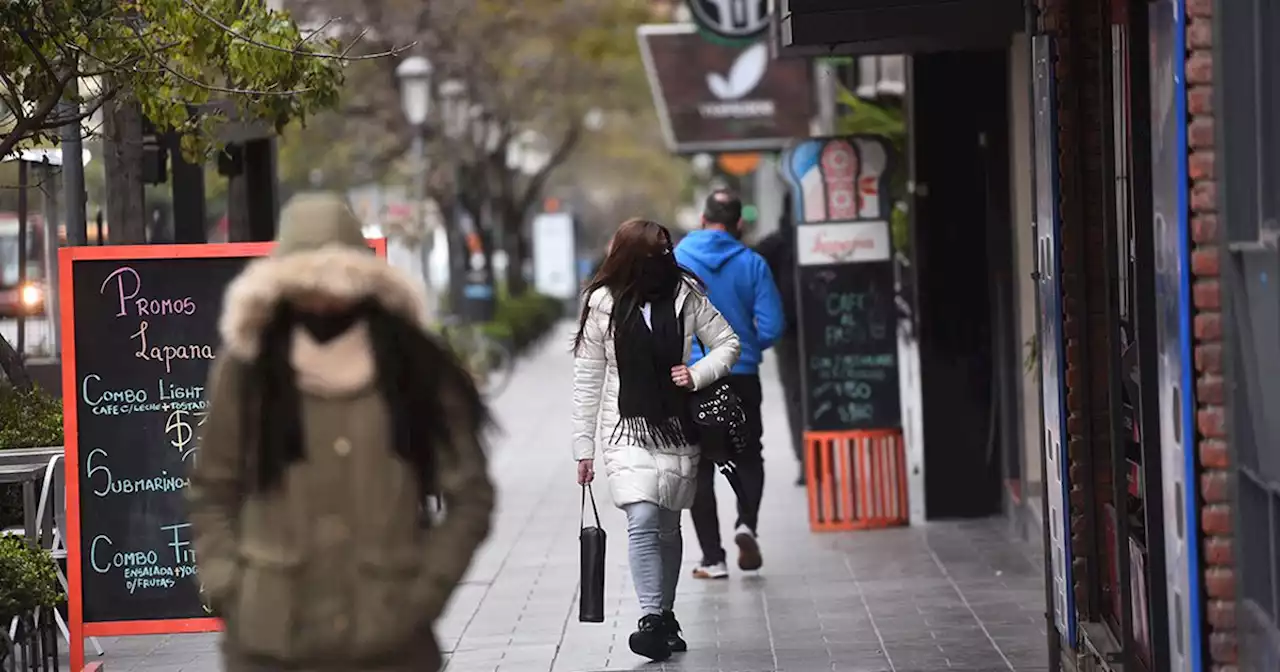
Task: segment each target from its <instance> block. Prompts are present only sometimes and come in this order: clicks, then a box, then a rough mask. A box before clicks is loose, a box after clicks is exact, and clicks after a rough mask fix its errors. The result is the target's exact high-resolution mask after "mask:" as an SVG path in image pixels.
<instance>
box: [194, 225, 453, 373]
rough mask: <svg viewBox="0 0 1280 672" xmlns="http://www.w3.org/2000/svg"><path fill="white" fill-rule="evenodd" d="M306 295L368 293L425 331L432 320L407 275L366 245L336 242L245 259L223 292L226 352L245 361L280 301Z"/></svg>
mask: <svg viewBox="0 0 1280 672" xmlns="http://www.w3.org/2000/svg"><path fill="white" fill-rule="evenodd" d="M308 294H322V295H324V296H331V297H335V298H339V299H344V300H349V301H362V300H364V299H369V298H371V299H374V300H375V301H377V302H378V303H379V304H380V305H381V306H382V307H383V308H386V309H387V310H388V311H390V312H393V313H395V314H397V315H400V316H402V317H404V318H405V319H407V320H409V321H410V322H412V323H413V324H416V325H418V326H419V327H421V328H422V329H423V330H424V331H425V330H426V329H427V328H428V327H429V325H430V315H429V313H428V310H427V301H426V298H427V297H426V294H425V292H424V291H423V290H422V288H421V287H419V286H418V285H417V284H415V283H414V282H413V280H412V279H411V278H410V277H409V276H407V275H406V274H405V273H404V272H402V271H400V270H399V269H397V268H394V267H393V266H391V265H390V264H388V263H387V262H386V260H385V259H381V258H379V257H377V256H375V255H374V254H372V251H371V250H369V249H368V248H365V249H363V250H361V249H355V248H352V247H351V246H349V245H346V244H342V243H334V244H330V245H325V246H322V247H320V248H318V249H313V250H305V251H300V252H294V253H292V254H287V255H281V256H271V257H264V258H262V259H255V260H254V261H251V262H249V265H248V267H246V268H245V269H244V271H243V272H241V273H240V275H239V276H237V277H236V279H235V280H233V281H232V282H231V285H230V286H228V287H227V292H226V294H225V296H224V297H223V302H222V316H221V317H220V318H219V320H218V333H219V335H220V336H221V337H222V342H223V345H224V347H225V348H226V350H227V352H228V353H229V354H231V355H233V356H235V357H237V358H239V359H243V360H251V359H253V358H254V357H256V356H257V354H258V346H259V338H260V337H261V334H262V330H263V329H264V328H265V327H266V326H267V323H268V322H269V321H270V320H271V317H272V315H273V314H274V312H275V309H276V306H277V305H278V304H279V303H280V301H282V300H288V299H293V298H296V297H300V296H304V295H308Z"/></svg>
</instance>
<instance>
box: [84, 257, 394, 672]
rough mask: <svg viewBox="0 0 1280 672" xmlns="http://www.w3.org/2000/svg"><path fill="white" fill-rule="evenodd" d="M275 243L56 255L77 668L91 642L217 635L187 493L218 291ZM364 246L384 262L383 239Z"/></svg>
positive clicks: (213, 350)
mask: <svg viewBox="0 0 1280 672" xmlns="http://www.w3.org/2000/svg"><path fill="white" fill-rule="evenodd" d="M272 245H273V244H272V243H232V244H224V245H139V246H105V247H75V248H66V249H63V250H61V251H60V254H59V262H60V265H59V273H60V278H61V283H60V287H59V291H60V292H61V299H62V303H61V310H62V334H63V360H62V376H63V385H62V389H63V415H64V424H65V435H66V437H65V443H66V473H67V486H66V491H67V524H66V528H67V529H66V530H65V532H66V536H65V539H66V544H67V579H68V584H69V585H68V606H69V609H68V611H69V615H70V619H69V622H68V626H69V627H68V629H69V631H70V640H71V642H72V644H71V660H72V668H73V669H76V670H78V669H80V667H81V664H82V662H83V656H84V647H83V638H84V637H90V636H109V635H142V634H166V633H177V632H200V631H211V630H216V629H219V628H220V627H221V622H220V621H219V620H218V619H216V618H213V617H212V616H211V615H210V614H209V612H208V611H207V610H206V609H205V608H204V606H203V600H202V599H201V595H200V591H201V587H200V584H199V581H198V580H197V577H196V561H197V558H196V554H195V550H194V548H193V547H192V531H191V527H190V523H188V522H187V518H186V504H185V498H184V491H185V490H186V488H187V487H188V486H189V484H190V481H189V479H188V477H187V474H188V473H189V471H190V469H191V468H192V466H194V465H195V464H196V463H197V461H198V460H199V459H200V440H199V436H200V434H201V432H200V425H201V424H202V423H203V422H204V420H205V413H206V411H207V403H208V402H207V393H206V392H207V391H206V389H205V385H206V379H207V378H208V375H209V369H210V367H211V365H212V364H213V361H214V359H215V358H216V357H217V356H218V346H219V341H220V338H219V335H218V331H217V324H218V318H219V315H220V313H221V312H222V298H223V294H224V293H225V292H226V289H227V286H228V285H229V284H230V283H231V281H232V279H233V278H235V277H236V275H237V274H239V273H240V271H241V270H243V269H244V267H245V266H246V265H247V264H248V263H249V261H250V260H252V259H253V258H255V257H260V256H264V255H266V254H267V253H268V252H270V250H271V248H272ZM370 247H371V248H373V252H374V253H376V254H378V255H380V256H384V257H385V255H386V246H385V241H383V240H374V241H370ZM78 663H80V664H78Z"/></svg>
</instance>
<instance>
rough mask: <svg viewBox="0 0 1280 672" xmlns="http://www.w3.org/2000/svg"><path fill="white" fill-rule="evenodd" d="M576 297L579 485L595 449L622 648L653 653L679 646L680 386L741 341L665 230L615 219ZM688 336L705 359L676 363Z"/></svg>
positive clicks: (694, 381) (686, 468)
mask: <svg viewBox="0 0 1280 672" xmlns="http://www.w3.org/2000/svg"><path fill="white" fill-rule="evenodd" d="M584 295H585V297H586V301H585V304H584V306H583V308H582V315H581V319H580V320H579V325H578V334H577V337H576V338H575V340H574V354H575V359H574V379H573V402H574V417H573V425H574V429H573V453H574V459H576V460H577V461H578V482H579V483H581V484H586V483H590V482H591V481H592V479H593V478H594V477H595V472H594V466H593V465H594V463H593V460H594V459H595V456H596V446H600V447H601V450H602V453H603V457H604V468H605V474H606V475H607V477H608V481H609V491H610V494H611V495H612V496H613V502H614V504H615V505H617V506H618V507H619V508H621V509H622V510H624V511H625V512H626V514H627V538H628V546H629V549H628V550H629V559H630V564H631V574H632V581H633V583H634V584H635V587H636V597H637V598H638V599H639V601H640V608H641V611H642V612H643V616H642V617H641V618H640V623H639V628H638V630H637V631H636V632H635V633H633V634H632V635H631V640H630V644H631V650H632V651H634V652H636V653H638V654H640V655H642V656H645V657H647V658H650V659H653V660H663V659H665V658H667V657H669V656H670V655H671V652H672V651H684V650H686V649H687V648H688V647H687V645H686V644H685V642H684V640H683V639H681V637H680V626H679V623H678V622H677V621H676V618H675V614H674V613H673V611H672V609H673V607H674V604H675V592H676V584H677V582H678V580H679V577H680V561H681V557H682V555H683V549H682V540H681V537H680V512H681V511H682V510H684V509H687V508H689V507H690V506H692V505H693V497H694V493H695V490H696V487H697V469H698V468H699V465H698V447H697V445H696V442H695V439H694V436H693V434H692V431H693V424H692V419H691V418H690V413H689V410H690V402H689V393H690V392H691V391H694V390H699V389H703V388H705V387H707V386H708V385H710V384H711V383H713V382H715V381H716V380H717V379H719V378H721V377H723V376H725V375H728V373H729V370H730V369H731V368H733V365H734V363H735V362H736V361H737V359H738V353H739V350H740V346H739V344H738V337H737V336H736V335H735V334H734V333H733V329H732V328H731V327H730V326H729V323H728V322H726V321H725V320H724V318H723V317H721V316H720V313H719V312H718V311H717V310H716V309H715V307H713V306H712V305H711V301H710V300H709V299H708V298H707V296H706V294H705V293H704V292H703V291H702V289H701V285H700V284H699V282H698V280H697V278H696V277H694V276H693V275H692V274H691V273H689V272H688V271H685V270H684V269H682V268H680V266H678V265H677V264H676V261H675V255H674V254H673V253H672V244H671V235H670V233H669V232H668V231H667V229H666V228H664V227H663V226H661V225H660V224H657V223H655V222H651V221H647V220H643V219H631V220H627V221H626V222H623V224H622V226H620V227H619V228H618V231H617V233H615V234H614V237H613V240H612V241H611V243H610V245H609V252H608V255H607V256H606V258H605V260H604V262H603V263H602V264H601V265H600V270H599V271H597V273H596V276H595V277H594V278H593V279H592V280H591V282H590V284H588V286H587V288H586V290H585V291H584ZM695 336H696V337H697V339H698V341H699V342H701V343H702V344H705V345H706V347H707V355H706V357H704V358H703V359H701V360H699V361H698V363H697V364H695V365H693V366H692V367H686V366H685V364H684V363H685V362H687V361H688V360H689V354H690V352H691V350H692V347H693V339H694V337H695ZM707 468H712V467H711V466H710V465H707Z"/></svg>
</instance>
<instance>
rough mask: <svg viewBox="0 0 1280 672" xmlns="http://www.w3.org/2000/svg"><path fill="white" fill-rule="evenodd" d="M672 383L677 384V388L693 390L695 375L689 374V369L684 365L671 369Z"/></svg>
mask: <svg viewBox="0 0 1280 672" xmlns="http://www.w3.org/2000/svg"><path fill="white" fill-rule="evenodd" d="M671 382H673V383H675V384H676V387H685V388H692V387H693V374H691V373H689V367H687V366H685V365H684V364H681V365H679V366H673V367H671Z"/></svg>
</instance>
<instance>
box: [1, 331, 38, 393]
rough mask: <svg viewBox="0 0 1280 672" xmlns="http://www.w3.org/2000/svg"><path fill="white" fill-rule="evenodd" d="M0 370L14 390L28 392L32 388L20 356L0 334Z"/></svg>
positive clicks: (29, 377)
mask: <svg viewBox="0 0 1280 672" xmlns="http://www.w3.org/2000/svg"><path fill="white" fill-rule="evenodd" d="M0 370H3V371H4V377H5V379H6V380H8V381H9V384H10V385H12V386H13V387H14V388H16V389H19V390H22V391H23V392H29V391H31V389H32V388H33V387H34V386H33V384H32V382H31V374H29V373H27V366H26V364H24V363H23V362H22V356H21V355H19V354H18V351H17V350H14V349H13V346H12V345H10V344H9V340H8V339H6V338H5V337H4V335H2V334H0Z"/></svg>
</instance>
